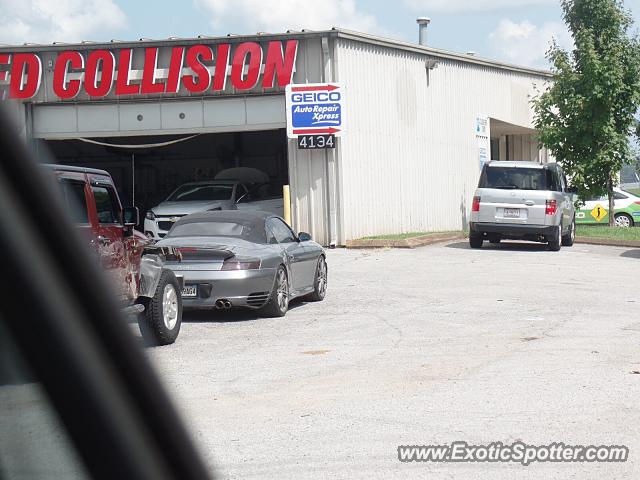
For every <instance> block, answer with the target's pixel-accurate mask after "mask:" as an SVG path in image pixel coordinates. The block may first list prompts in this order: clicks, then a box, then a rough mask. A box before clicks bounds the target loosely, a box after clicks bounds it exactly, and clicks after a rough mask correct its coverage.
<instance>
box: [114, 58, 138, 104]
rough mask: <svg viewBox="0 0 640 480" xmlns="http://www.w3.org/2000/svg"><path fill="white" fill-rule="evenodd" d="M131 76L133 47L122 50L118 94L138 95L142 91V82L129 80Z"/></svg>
mask: <svg viewBox="0 0 640 480" xmlns="http://www.w3.org/2000/svg"><path fill="white" fill-rule="evenodd" d="M130 76H131V49H130V48H125V49H123V50H120V58H119V60H118V78H117V79H116V95H118V96H120V95H137V94H139V93H140V84H132V83H130V82H129V77H130Z"/></svg>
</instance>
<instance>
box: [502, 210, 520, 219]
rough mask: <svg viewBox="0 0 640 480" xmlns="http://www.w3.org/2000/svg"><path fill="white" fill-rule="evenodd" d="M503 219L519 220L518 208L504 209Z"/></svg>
mask: <svg viewBox="0 0 640 480" xmlns="http://www.w3.org/2000/svg"><path fill="white" fill-rule="evenodd" d="M504 217H505V218H520V209H519V208H505V209H504Z"/></svg>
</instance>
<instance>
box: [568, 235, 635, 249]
mask: <svg viewBox="0 0 640 480" xmlns="http://www.w3.org/2000/svg"><path fill="white" fill-rule="evenodd" d="M576 243H583V244H587V245H605V246H608V247H631V248H640V241H639V240H614V239H610V238H599V237H576Z"/></svg>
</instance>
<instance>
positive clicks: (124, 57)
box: [0, 40, 298, 100]
mask: <svg viewBox="0 0 640 480" xmlns="http://www.w3.org/2000/svg"><path fill="white" fill-rule="evenodd" d="M166 48H168V49H169V50H170V52H166V53H167V55H166V58H167V59H168V61H167V62H166V63H167V64H166V65H163V66H159V65H158V58H159V55H160V49H159V48H156V47H148V48H144V49H131V48H123V49H120V50H117V51H115V52H114V51H111V50H87V51H82V52H81V51H74V50H69V51H63V52H60V53H59V54H58V56H57V58H56V59H55V61H53V62H52V63H51V65H50V67H51V69H52V71H53V75H47V76H46V78H47V79H50V81H51V91H52V92H53V94H54V95H55V96H57V97H58V98H59V99H61V100H68V99H73V98H75V97H76V96H78V94H80V93H86V94H87V95H88V96H89V97H91V98H103V97H106V96H107V95H109V94H111V93H113V94H114V95H115V96H117V97H119V96H124V95H129V96H136V95H149V94H174V93H177V92H178V91H179V90H180V88H181V87H184V88H185V89H186V90H187V91H188V92H190V93H195V94H203V95H204V94H206V93H207V92H220V91H223V90H225V88H226V85H227V81H228V80H229V81H230V82H231V85H232V86H233V88H234V89H235V90H237V91H248V90H252V89H254V88H256V87H258V86H260V87H261V88H263V89H265V90H269V89H274V88H276V87H285V86H287V85H289V84H290V83H291V81H292V78H293V72H294V70H295V63H296V55H297V51H298V41H297V40H289V41H286V42H281V41H272V42H268V43H267V44H265V45H261V44H259V43H255V42H244V43H239V44H229V43H220V44H216V45H193V46H189V47H185V46H175V47H166ZM134 55H140V56H141V57H144V58H136V59H135V60H137V62H135V63H136V64H140V65H142V68H141V69H138V70H134V69H132V64H134V58H133V57H134ZM42 81H43V65H42V60H41V58H40V57H39V56H38V55H36V54H34V53H15V54H10V53H0V85H2V84H4V85H7V84H8V87H9V88H8V97H9V98H15V99H23V100H24V99H29V98H33V97H34V96H36V95H37V93H38V91H39V90H40V87H41V84H42Z"/></svg>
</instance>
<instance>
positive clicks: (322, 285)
mask: <svg viewBox="0 0 640 480" xmlns="http://www.w3.org/2000/svg"><path fill="white" fill-rule="evenodd" d="M317 282H318V293H319V294H320V296H324V294H325V292H326V291H327V262H325V260H324V258H321V259H320V262H319V263H318V278H317Z"/></svg>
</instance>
